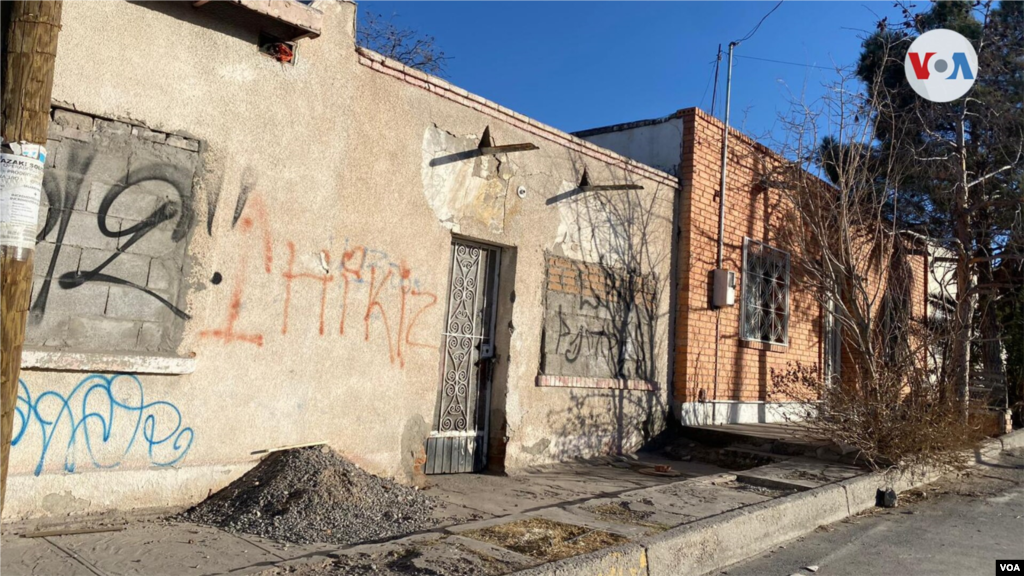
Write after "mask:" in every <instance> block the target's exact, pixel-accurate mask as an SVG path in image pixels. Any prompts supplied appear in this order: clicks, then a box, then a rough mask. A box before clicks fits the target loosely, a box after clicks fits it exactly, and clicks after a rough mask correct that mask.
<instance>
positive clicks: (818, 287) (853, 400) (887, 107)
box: [763, 70, 979, 467]
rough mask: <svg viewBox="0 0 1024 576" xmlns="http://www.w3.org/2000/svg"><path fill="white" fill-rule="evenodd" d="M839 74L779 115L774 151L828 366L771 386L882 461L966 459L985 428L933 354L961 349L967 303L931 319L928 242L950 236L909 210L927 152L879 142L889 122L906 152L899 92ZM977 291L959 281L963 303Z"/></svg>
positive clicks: (893, 139) (791, 373) (908, 132)
mask: <svg viewBox="0 0 1024 576" xmlns="http://www.w3.org/2000/svg"><path fill="white" fill-rule="evenodd" d="M837 75H838V79H837V80H836V81H835V82H834V83H833V84H832V85H830V86H829V87H828V90H827V92H826V95H825V96H824V97H823V98H822V99H820V100H818V101H816V102H814V103H813V104H806V103H803V102H800V103H797V104H795V105H794V108H793V110H792V111H791V112H790V113H789V114H788V115H787V116H785V117H784V118H783V119H782V121H783V125H784V127H785V131H784V132H785V135H784V137H783V138H782V141H781V142H779V143H777V149H778V150H779V151H780V152H781V157H774V158H765V159H763V170H764V174H765V181H766V185H767V186H768V187H769V188H771V189H774V190H775V191H777V192H778V193H779V194H780V196H781V200H782V203H783V207H784V209H783V210H782V213H783V214H784V216H783V222H780V223H779V226H778V235H779V240H780V244H782V245H783V246H786V247H787V248H788V249H789V251H790V253H791V257H792V266H793V276H794V283H795V284H797V286H798V288H797V289H800V290H805V291H809V292H811V293H813V294H816V295H817V298H818V300H819V302H820V304H821V306H822V310H823V316H824V320H825V322H824V324H825V326H826V332H828V333H826V334H825V335H824V336H825V339H826V363H827V364H829V365H828V366H827V369H825V370H819V369H818V368H817V367H809V366H799V365H797V366H791V367H790V369H789V370H785V371H774V370H773V372H772V384H773V393H775V394H780V395H782V396H785V397H786V398H787V399H791V400H799V401H803V406H805V408H804V410H802V411H801V412H800V413H799V414H797V415H796V418H797V419H800V420H803V421H805V422H806V423H807V425H808V426H810V428H811V429H812V430H813V431H814V432H816V433H817V434H819V435H824V436H826V437H828V438H830V439H832V440H833V441H836V442H838V443H840V444H842V445H846V446H850V447H852V448H854V449H855V450H856V451H858V452H859V453H860V454H861V456H862V458H863V459H865V460H866V461H867V462H868V463H870V464H872V465H873V466H876V467H885V466H891V465H900V466H908V465H909V466H912V465H915V464H921V463H928V464H940V465H941V464H955V463H957V462H958V461H959V459H960V450H962V449H965V448H967V447H969V446H971V445H972V443H973V442H974V441H975V440H976V439H977V437H978V431H979V430H978V426H976V425H975V423H974V422H973V421H972V420H970V419H968V418H965V417H964V415H965V412H964V410H963V406H964V405H963V404H962V403H961V402H959V401H958V399H957V398H956V397H955V395H954V394H950V393H949V392H948V391H949V390H950V389H951V388H952V384H953V382H955V381H956V380H955V377H954V374H956V373H957V364H956V362H955V358H954V362H953V368H952V370H949V371H945V372H944V373H937V371H936V366H934V365H932V364H931V363H930V362H929V355H928V352H929V350H931V349H933V348H935V347H936V346H949V345H952V346H953V349H954V350H957V351H958V350H960V349H961V347H962V346H963V345H966V344H964V342H965V341H964V340H962V339H963V338H965V335H964V332H963V328H962V327H963V323H962V322H961V320H960V317H959V315H958V314H956V313H951V314H950V315H949V320H952V321H946V322H940V323H936V322H930V321H929V318H927V315H926V313H925V310H924V308H925V307H924V306H923V302H922V295H920V293H917V292H916V291H915V286H918V287H920V286H921V285H923V284H924V282H925V278H924V277H923V276H924V275H926V274H927V270H926V269H925V265H924V264H925V259H924V258H922V257H921V255H922V253H929V252H930V251H933V250H934V249H936V248H937V247H939V245H938V244H936V243H935V242H934V241H932V240H930V239H928V238H927V237H924V236H922V235H919V234H914V233H911V232H910V231H908V230H906V228H905V226H903V223H902V221H901V219H900V206H899V204H900V202H901V201H902V197H903V195H904V194H905V193H906V192H905V190H904V186H905V183H906V182H908V181H909V180H910V175H911V174H913V173H914V171H915V170H917V169H918V168H919V165H918V162H917V160H918V159H917V158H915V155H913V154H890V153H885V152H886V151H883V150H879V140H880V139H879V137H878V130H879V126H884V129H885V130H886V143H887V145H889V146H896V147H901V148H906V149H909V150H913V149H915V143H916V140H915V134H916V133H915V132H914V127H913V126H907V124H906V123H905V122H903V120H902V118H901V117H900V116H899V115H897V114H894V113H893V110H894V105H893V101H892V96H893V94H892V93H891V92H890V91H888V90H885V89H884V87H882V86H881V85H873V86H868V87H867V89H865V87H864V86H863V84H862V83H861V82H860V81H859V80H858V79H857V78H856V77H855V76H854V75H852V74H850V73H848V72H847V71H843V70H837ZM915 280H916V281H917V283H916V284H915ZM915 294H917V295H916V296H915ZM969 297H970V295H969V294H966V295H965V294H964V293H963V292H960V293H959V295H958V297H957V298H958V299H957V302H960V301H962V299H963V298H969ZM915 301H916V303H917V305H916V306H915ZM953 308H954V309H956V310H959V309H960V308H959V307H957V306H956V305H955V304H954V307H953ZM915 311H916V312H917V313H916V314H915ZM833 334H834V335H836V336H837V338H835V340H834V341H833V340H832V336H833ZM958 342H961V345H960V346H961V347H958V345H957V343H958ZM830 345H831V346H838V347H837V348H833V349H832V350H829V348H830ZM829 352H832V353H833V355H832V356H831V357H829Z"/></svg>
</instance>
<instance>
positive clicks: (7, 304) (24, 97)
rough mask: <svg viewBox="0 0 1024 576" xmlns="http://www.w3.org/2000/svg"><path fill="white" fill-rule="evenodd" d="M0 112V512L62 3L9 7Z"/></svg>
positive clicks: (49, 0)
mask: <svg viewBox="0 0 1024 576" xmlns="http://www.w3.org/2000/svg"><path fill="white" fill-rule="evenodd" d="M5 4H7V6H4V9H3V15H4V17H5V18H4V20H5V22H4V30H3V38H4V46H3V101H2V104H0V130H2V134H0V135H2V136H3V150H2V155H0V308H2V314H0V324H2V339H0V405H2V413H0V441H2V447H0V511H2V510H3V502H4V499H5V497H6V495H7V462H8V459H9V457H10V452H11V434H12V432H13V428H14V410H15V407H16V405H17V401H18V376H19V373H20V372H21V347H22V344H23V343H24V342H25V321H26V320H27V319H28V306H29V299H30V297H31V295H32V255H33V253H34V252H35V235H36V226H37V224H38V222H37V217H38V213H39V197H40V195H41V193H42V187H43V163H44V161H45V158H46V150H45V149H44V148H43V145H45V144H46V134H47V130H48V129H49V126H50V94H51V91H52V89H53V65H54V61H55V60H56V57H57V33H58V32H59V31H60V15H61V9H62V7H63V5H62V4H61V1H60V0H32V1H28V0H26V1H21V2H5Z"/></svg>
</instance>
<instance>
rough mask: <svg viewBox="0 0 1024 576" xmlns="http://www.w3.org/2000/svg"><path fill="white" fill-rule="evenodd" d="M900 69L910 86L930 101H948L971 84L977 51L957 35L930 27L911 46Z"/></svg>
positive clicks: (963, 92)
mask: <svg viewBox="0 0 1024 576" xmlns="http://www.w3.org/2000/svg"><path fill="white" fill-rule="evenodd" d="M903 68H904V71H905V72H906V74H907V81H908V82H910V86H911V88H913V89H914V92H917V93H918V94H919V95H921V97H923V98H925V99H928V100H931V101H932V102H951V101H953V100H956V99H957V98H960V97H961V96H963V95H964V94H967V91H968V90H970V89H971V86H974V79H975V77H976V76H977V75H978V53H977V52H975V51H974V46H972V45H971V42H970V41H969V40H967V38H964V37H963V36H961V35H960V34H957V33H956V32H953V31H952V30H945V29H939V30H932V31H930V32H925V33H924V34H921V35H920V36H918V37H917V39H916V40H914V42H913V43H912V44H911V45H910V50H908V51H907V58H906V60H905V61H904V62H903Z"/></svg>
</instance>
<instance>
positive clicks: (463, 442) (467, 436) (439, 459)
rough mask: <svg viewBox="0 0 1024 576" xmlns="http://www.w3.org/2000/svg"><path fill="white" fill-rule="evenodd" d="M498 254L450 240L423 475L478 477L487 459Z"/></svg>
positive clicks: (464, 242) (486, 248)
mask: <svg viewBox="0 0 1024 576" xmlns="http://www.w3.org/2000/svg"><path fill="white" fill-rule="evenodd" d="M499 258H500V250H499V249H498V248H495V247H493V246H484V245H481V244H475V243H472V242H466V241H464V240H454V241H452V253H451V275H450V278H449V285H448V311H447V313H446V314H445V331H444V346H443V350H442V354H443V357H442V359H441V363H442V365H441V382H440V386H439V390H438V393H437V406H436V408H435V409H434V427H433V431H432V432H431V433H430V437H429V438H428V439H427V462H426V466H425V472H426V473H427V474H449V473H454V472H476V471H477V470H480V469H482V468H483V467H484V464H485V462H486V455H487V419H488V412H489V405H490V392H491V365H492V362H493V359H494V315H495V309H496V307H495V303H496V301H497V292H498V264H499Z"/></svg>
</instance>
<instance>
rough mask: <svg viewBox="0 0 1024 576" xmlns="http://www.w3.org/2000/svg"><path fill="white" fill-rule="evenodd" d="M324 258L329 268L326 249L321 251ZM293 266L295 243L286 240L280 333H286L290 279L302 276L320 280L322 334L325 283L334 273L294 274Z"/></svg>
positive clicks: (325, 304) (290, 299) (329, 263)
mask: <svg viewBox="0 0 1024 576" xmlns="http://www.w3.org/2000/svg"><path fill="white" fill-rule="evenodd" d="M321 254H322V255H323V258H324V265H325V266H326V267H327V269H328V270H330V266H331V255H330V253H328V252H327V251H326V250H324V251H323V252H321ZM294 266H295V243H294V242H292V241H290V240H289V241H288V270H287V271H286V272H285V273H284V274H282V275H281V276H282V277H283V278H284V279H285V280H286V282H285V285H284V315H283V316H284V318H283V321H282V323H281V334H287V333H288V311H289V309H290V308H291V303H292V281H293V280H295V279H298V278H304V279H307V280H316V281H317V282H320V335H321V336H323V334H324V311H325V310H326V308H327V285H328V284H330V283H331V282H334V275H333V274H331V273H330V272H325V273H324V274H309V273H306V272H303V273H301V274H296V273H295V271H294Z"/></svg>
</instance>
